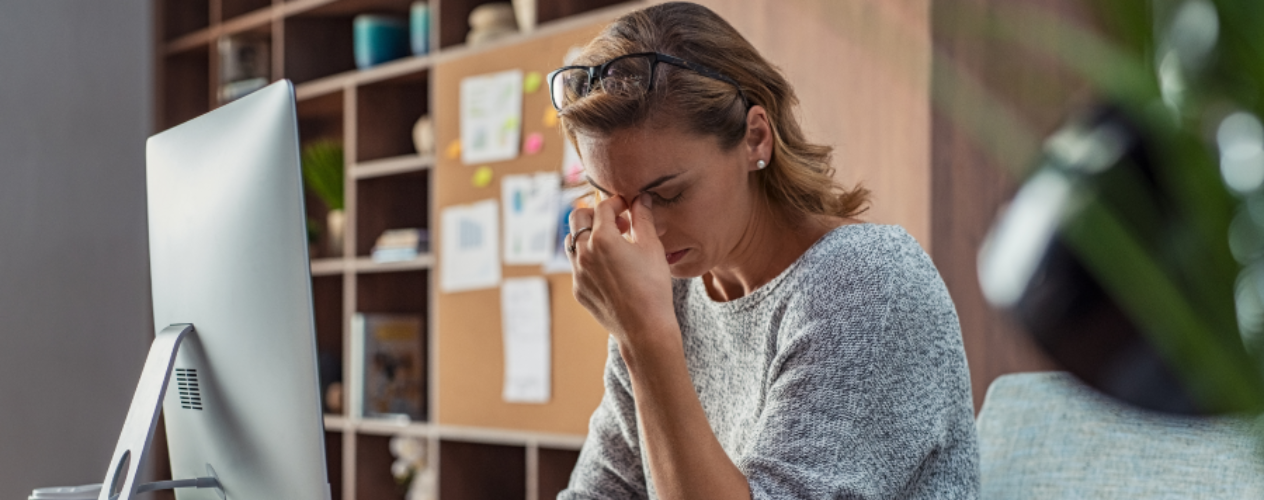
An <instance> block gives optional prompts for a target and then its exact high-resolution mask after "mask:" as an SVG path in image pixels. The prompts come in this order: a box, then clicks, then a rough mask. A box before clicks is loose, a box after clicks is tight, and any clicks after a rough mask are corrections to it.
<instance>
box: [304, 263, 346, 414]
mask: <svg viewBox="0 0 1264 500" xmlns="http://www.w3.org/2000/svg"><path fill="white" fill-rule="evenodd" d="M342 281H343V279H342V276H341V275H333V276H317V277H314V278H312V306H313V311H314V313H315V318H316V358H317V359H316V360H317V365H318V367H319V373H320V377H321V381H320V391H321V392H320V394H321V407H322V408H324V409H325V411H326V412H329V406H328V404H327V403H326V402H325V395H326V392H325V391H326V390H327V389H328V387H329V384H330V383H333V382H342V381H343V380H344V378H343V369H344V366H343V360H344V359H345V357H344V356H343V352H344V350H343V341H342V339H343V325H344V324H345V319H344V317H343V313H342V297H343V286H342ZM343 400H344V403H345V400H346V389H344V390H343ZM345 407H346V406H345V404H344V405H343V408H344V409H345ZM337 413H339V414H344V413H345V411H343V412H337Z"/></svg>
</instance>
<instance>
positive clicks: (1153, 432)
mask: <svg viewBox="0 0 1264 500" xmlns="http://www.w3.org/2000/svg"><path fill="white" fill-rule="evenodd" d="M1258 422H1259V421H1258V420H1256V421H1255V422H1253V421H1251V420H1248V419H1244V418H1230V417H1216V418H1189V417H1176V416H1171V415H1165V414H1158V413H1153V412H1148V411H1143V410H1139V409H1136V408H1133V407H1129V406H1125V405H1124V404H1122V403H1118V402H1116V401H1114V400H1111V399H1108V398H1107V397H1106V396H1103V395H1101V394H1100V393H1098V392H1096V391H1094V390H1093V389H1091V388H1089V387H1087V386H1085V385H1084V384H1082V383H1080V382H1079V381H1078V380H1077V379H1076V378H1074V377H1073V376H1071V375H1070V374H1067V373H1063V372H1043V373H1021V374H1012V375H1005V376H1002V377H1000V378H998V379H996V381H995V382H993V383H992V386H991V387H989V388H988V392H987V397H986V398H985V399H984V403H983V409H982V411H980V412H979V416H978V419H977V421H976V423H975V425H976V428H977V429H978V433H979V453H980V462H979V463H980V468H981V472H982V492H981V493H982V495H981V497H982V498H983V499H985V500H990V499H997V500H999V499H1005V500H1010V499H1082V498H1107V499H1115V498H1119V499H1168V498H1171V499H1176V498H1181V499H1185V498H1199V499H1220V498H1223V499H1235V500H1236V499H1243V498H1260V499H1264V460H1261V459H1262V458H1264V455H1262V452H1264V448H1262V447H1261V443H1262V442H1264V441H1262V439H1264V434H1261V433H1260V432H1259V430H1260V429H1261V427H1260V426H1258V425H1257V424H1258Z"/></svg>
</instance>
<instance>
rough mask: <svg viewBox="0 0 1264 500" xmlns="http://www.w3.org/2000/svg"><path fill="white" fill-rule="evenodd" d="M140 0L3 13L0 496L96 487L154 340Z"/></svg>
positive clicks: (145, 0) (84, 0)
mask: <svg viewBox="0 0 1264 500" xmlns="http://www.w3.org/2000/svg"><path fill="white" fill-rule="evenodd" d="M150 11H151V7H150V2H149V0H38V1H32V0H0V499H19V498H26V496H27V495H29V494H30V491H31V489H32V488H34V487H37V486H57V485H71V484H82V483H88V482H93V483H96V482H100V481H101V479H102V478H103V477H104V475H105V470H106V464H107V462H108V461H109V458H110V453H111V451H113V449H114V444H115V441H116V440H117V438H118V432H119V429H120V427H122V424H123V419H124V417H125V415H126V412H127V406H128V403H129V402H130V400H131V395H132V391H133V390H134V389H135V384H136V381H137V379H138V378H139V377H140V369H141V363H142V362H143V361H144V356H145V352H146V350H147V349H148V342H149V339H150V338H151V336H152V334H153V333H152V330H151V326H150V323H151V321H152V320H151V317H150V313H149V267H148V266H149V264H148V254H147V246H148V245H147V243H146V226H145V168H144V165H145V161H144V160H145V158H144V141H145V138H146V137H147V136H148V135H149V132H150V122H151V114H152V113H151V97H150V96H151V87H152V78H151V66H152V64H151V60H150V58H151V54H152V52H151V47H152V44H151V40H150V33H151V26H152V22H151V19H150Z"/></svg>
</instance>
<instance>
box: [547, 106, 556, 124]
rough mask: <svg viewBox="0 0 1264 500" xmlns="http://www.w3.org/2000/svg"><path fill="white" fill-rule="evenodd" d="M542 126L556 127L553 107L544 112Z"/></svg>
mask: <svg viewBox="0 0 1264 500" xmlns="http://www.w3.org/2000/svg"><path fill="white" fill-rule="evenodd" d="M544 126H545V127H548V128H553V127H556V126H557V110H556V109H553V106H549V107H548V108H547V109H545V110H544Z"/></svg>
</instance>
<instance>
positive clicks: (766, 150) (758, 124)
mask: <svg viewBox="0 0 1264 500" xmlns="http://www.w3.org/2000/svg"><path fill="white" fill-rule="evenodd" d="M744 144H745V145H746V149H747V154H748V155H749V156H750V165H748V170H759V169H762V168H764V167H765V166H767V165H768V164H769V163H772V123H770V122H769V121H768V112H767V111H765V110H764V107H763V106H759V105H755V106H751V108H750V110H748V111H747V112H746V140H745V143H744ZM761 161H762V162H763V163H760V162H761Z"/></svg>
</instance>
